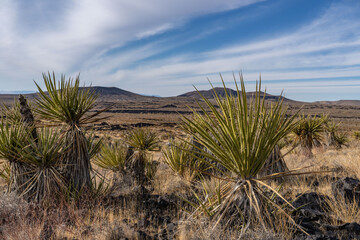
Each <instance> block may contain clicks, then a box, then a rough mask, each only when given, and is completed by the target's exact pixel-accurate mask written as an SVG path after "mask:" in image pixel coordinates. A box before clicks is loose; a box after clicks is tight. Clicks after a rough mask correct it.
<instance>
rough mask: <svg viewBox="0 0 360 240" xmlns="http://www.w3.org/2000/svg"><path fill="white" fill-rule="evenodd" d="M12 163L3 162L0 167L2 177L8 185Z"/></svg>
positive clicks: (0, 176)
mask: <svg viewBox="0 0 360 240" xmlns="http://www.w3.org/2000/svg"><path fill="white" fill-rule="evenodd" d="M10 172H11V169H10V165H9V164H8V163H6V162H5V163H2V164H1V168H0V178H2V179H3V180H4V181H5V182H6V184H7V185H10V179H11V178H10Z"/></svg>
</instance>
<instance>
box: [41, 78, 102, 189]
mask: <svg viewBox="0 0 360 240" xmlns="http://www.w3.org/2000/svg"><path fill="white" fill-rule="evenodd" d="M43 79H44V84H45V87H46V91H47V92H45V91H44V90H43V89H42V88H41V87H40V86H39V85H38V84H37V83H35V84H36V86H37V88H38V91H39V95H38V97H37V98H36V99H35V103H36V105H37V108H35V111H36V112H37V113H38V114H39V115H40V116H41V118H42V119H43V120H47V121H48V122H47V124H50V125H56V124H57V125H62V126H63V136H64V139H65V140H64V144H65V145H66V146H67V151H66V152H65V153H64V154H63V156H62V166H63V169H62V171H63V173H64V176H65V178H66V179H67V180H68V182H69V184H70V185H72V188H73V189H74V190H76V191H80V190H81V189H83V188H84V189H90V186H91V178H90V171H91V164H90V155H89V151H88V147H87V140H86V136H85V134H84V131H83V129H82V126H83V125H85V124H88V123H93V122H96V121H98V120H100V119H103V118H99V117H98V115H99V114H100V113H101V111H99V112H95V113H93V114H90V113H89V111H90V110H91V109H92V108H93V107H94V104H95V100H96V98H97V95H96V94H95V92H94V91H92V90H91V89H90V88H88V89H84V88H83V89H81V88H80V77H79V76H77V77H76V79H75V80H74V79H72V78H69V79H68V80H66V79H65V76H64V75H62V76H61V79H60V80H59V81H57V80H56V78H55V73H53V74H52V75H51V74H50V73H48V74H43Z"/></svg>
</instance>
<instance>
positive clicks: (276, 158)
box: [258, 145, 289, 180]
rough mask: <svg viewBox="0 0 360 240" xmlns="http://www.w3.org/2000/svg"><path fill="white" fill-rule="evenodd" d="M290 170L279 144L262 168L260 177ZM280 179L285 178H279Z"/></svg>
mask: <svg viewBox="0 0 360 240" xmlns="http://www.w3.org/2000/svg"><path fill="white" fill-rule="evenodd" d="M287 171H289V169H288V167H287V166H286V163H285V160H284V157H283V155H282V154H281V151H280V148H279V146H278V145H276V146H275V148H274V150H273V151H272V153H271V154H270V156H269V157H268V159H267V160H266V162H265V163H264V166H263V167H262V170H261V171H260V173H259V174H258V176H259V177H263V176H267V175H271V174H274V173H281V172H287ZM278 180H284V179H282V178H279V179H278Z"/></svg>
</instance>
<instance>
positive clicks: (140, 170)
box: [131, 151, 146, 185]
mask: <svg viewBox="0 0 360 240" xmlns="http://www.w3.org/2000/svg"><path fill="white" fill-rule="evenodd" d="M145 165H146V155H145V153H143V152H141V151H138V152H135V153H134V154H133V159H132V161H131V171H132V172H133V174H134V178H135V180H136V182H137V184H139V185H142V184H144V182H145V180H146V176H145Z"/></svg>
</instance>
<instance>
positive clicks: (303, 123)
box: [292, 115, 327, 158]
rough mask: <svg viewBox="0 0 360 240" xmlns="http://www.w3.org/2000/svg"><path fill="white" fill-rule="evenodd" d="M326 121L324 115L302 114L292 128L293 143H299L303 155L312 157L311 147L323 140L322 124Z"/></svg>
mask: <svg viewBox="0 0 360 240" xmlns="http://www.w3.org/2000/svg"><path fill="white" fill-rule="evenodd" d="M326 121H327V117H326V116H322V117H316V116H314V117H311V116H308V117H305V116H304V115H303V116H301V118H300V119H299V120H298V124H297V125H296V127H295V128H294V129H293V130H292V135H293V138H294V143H295V144H299V145H300V147H301V150H302V153H303V155H305V156H306V157H309V158H310V157H312V156H313V153H312V149H313V148H314V147H315V146H319V145H321V141H323V135H322V134H323V132H324V124H325V122H326Z"/></svg>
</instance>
